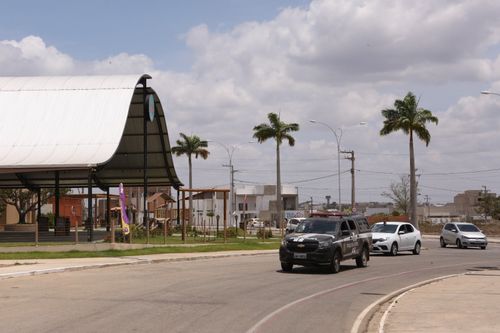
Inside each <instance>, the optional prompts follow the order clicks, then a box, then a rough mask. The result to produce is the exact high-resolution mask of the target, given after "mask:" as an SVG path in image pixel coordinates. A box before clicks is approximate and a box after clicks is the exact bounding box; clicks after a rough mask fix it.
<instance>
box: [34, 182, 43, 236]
mask: <svg viewBox="0 0 500 333" xmlns="http://www.w3.org/2000/svg"><path fill="white" fill-rule="evenodd" d="M36 198H37V200H38V204H37V212H36V222H35V223H36V225H35V246H38V236H39V234H38V223H39V222H40V217H41V216H42V189H41V188H40V187H39V188H37V189H36Z"/></svg>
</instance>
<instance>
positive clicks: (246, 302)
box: [0, 240, 500, 333]
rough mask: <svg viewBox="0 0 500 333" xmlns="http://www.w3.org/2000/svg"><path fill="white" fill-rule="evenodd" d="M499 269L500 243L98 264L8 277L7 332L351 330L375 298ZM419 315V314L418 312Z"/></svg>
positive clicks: (4, 285)
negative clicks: (332, 255) (288, 259)
mask: <svg viewBox="0 0 500 333" xmlns="http://www.w3.org/2000/svg"><path fill="white" fill-rule="evenodd" d="M480 267H500V246H498V245H494V244H491V245H490V246H488V249H487V250H485V251H483V250H479V249H456V248H451V247H448V248H445V249H441V248H439V245H438V242H437V241H434V240H426V241H425V242H424V249H423V250H422V252H421V255H419V256H415V255H411V254H400V255H398V256H397V257H386V256H380V255H373V256H372V257H371V260H370V262H369V266H368V267H367V268H356V266H355V262H354V261H353V260H350V261H346V262H343V264H342V270H341V272H340V273H339V274H328V273H327V272H325V271H322V270H320V269H312V268H301V267H297V266H296V267H295V268H294V270H293V272H292V273H283V272H281V269H280V265H279V261H278V254H277V253H276V255H260V256H250V257H248V256H244V257H232V258H223V259H210V260H196V261H184V262H170V263H157V264H149V265H132V266H120V267H108V268H104V269H90V270H84V271H75V272H65V273H56V274H48V275H40V276H29V277H19V278H14V279H7V280H2V281H0V309H1V310H0V325H1V329H0V330H1V331H2V332H16V333H19V332H273V333H274V332H277V333H279V332H308V333H309V332H349V331H350V329H351V327H352V324H353V321H354V320H355V318H356V316H357V315H358V314H359V313H360V312H361V311H362V310H363V309H364V308H365V307H366V306H368V305H369V304H371V303H372V302H373V301H375V300H376V299H378V298H380V297H382V296H383V295H386V294H388V293H390V292H392V291H394V290H397V289H399V288H401V287H404V286H407V285H410V284H413V283H416V282H419V281H422V280H427V279H429V278H433V277H438V276H443V275H449V274H454V273H461V272H466V271H467V270H474V269H478V268H480ZM416 316H418V314H416Z"/></svg>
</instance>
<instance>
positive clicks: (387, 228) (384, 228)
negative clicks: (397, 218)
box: [372, 223, 398, 234]
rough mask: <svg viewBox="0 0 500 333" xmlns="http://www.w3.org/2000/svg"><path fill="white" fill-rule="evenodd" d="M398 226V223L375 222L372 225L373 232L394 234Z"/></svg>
mask: <svg viewBox="0 0 500 333" xmlns="http://www.w3.org/2000/svg"><path fill="white" fill-rule="evenodd" d="M397 228H398V225H397V224H383V223H381V224H378V223H377V224H374V225H373V227H372V232H380V233H384V234H393V233H395V232H396V229H397Z"/></svg>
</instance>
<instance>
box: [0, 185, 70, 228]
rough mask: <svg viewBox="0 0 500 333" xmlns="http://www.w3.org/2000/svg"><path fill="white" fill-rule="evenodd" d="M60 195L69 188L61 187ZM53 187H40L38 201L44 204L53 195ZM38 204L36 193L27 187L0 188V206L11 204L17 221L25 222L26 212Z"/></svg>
mask: <svg viewBox="0 0 500 333" xmlns="http://www.w3.org/2000/svg"><path fill="white" fill-rule="evenodd" d="M60 192H61V195H64V194H65V193H67V192H69V189H61V191H60ZM54 193H55V192H54V190H53V189H41V190H40V199H41V200H40V201H41V204H42V205H43V204H45V203H46V202H47V200H48V199H49V198H50V197H52V196H53V195H54ZM37 204H38V201H37V195H36V193H34V192H32V191H29V190H27V189H0V206H5V205H12V206H14V207H15V208H16V210H17V213H18V214H19V221H18V223H20V224H24V223H26V214H28V212H30V211H33V210H35V208H36V206H37Z"/></svg>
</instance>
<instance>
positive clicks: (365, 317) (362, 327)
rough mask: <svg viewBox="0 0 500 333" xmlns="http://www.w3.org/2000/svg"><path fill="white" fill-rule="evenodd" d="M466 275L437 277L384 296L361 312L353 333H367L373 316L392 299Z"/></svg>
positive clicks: (355, 321) (352, 329)
mask: <svg viewBox="0 0 500 333" xmlns="http://www.w3.org/2000/svg"><path fill="white" fill-rule="evenodd" d="M465 274H466V273H460V274H451V275H445V276H440V277H437V278H433V279H429V280H425V281H421V282H417V283H415V284H412V285H410V286H407V287H403V288H401V289H399V290H396V291H393V292H392V293H390V294H388V295H386V296H384V297H382V298H379V299H378V300H376V301H375V302H373V303H372V304H370V305H368V307H366V308H365V309H364V310H363V312H361V313H360V314H359V315H358V316H357V317H356V319H355V320H354V324H353V325H352V328H351V333H362V332H367V329H368V324H369V321H370V319H371V318H372V317H373V315H374V314H375V312H377V311H378V310H379V307H380V306H381V305H383V304H385V303H387V302H389V301H390V300H391V299H393V298H395V297H398V296H400V295H402V294H404V293H406V292H407V291H409V290H412V289H415V288H419V287H422V286H425V285H427V284H431V283H433V282H437V281H441V280H445V279H449V278H452V277H457V276H462V275H465Z"/></svg>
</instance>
